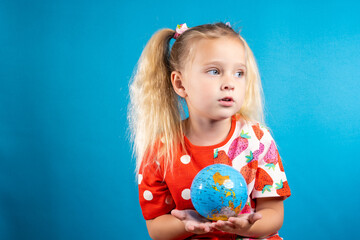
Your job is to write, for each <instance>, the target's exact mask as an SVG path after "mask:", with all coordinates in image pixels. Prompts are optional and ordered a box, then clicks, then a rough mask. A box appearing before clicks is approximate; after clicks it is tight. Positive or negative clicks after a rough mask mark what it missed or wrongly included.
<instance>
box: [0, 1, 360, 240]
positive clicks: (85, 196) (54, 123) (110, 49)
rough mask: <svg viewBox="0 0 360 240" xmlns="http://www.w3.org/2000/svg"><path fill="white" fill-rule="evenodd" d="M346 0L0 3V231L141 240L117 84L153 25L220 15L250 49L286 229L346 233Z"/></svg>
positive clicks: (358, 51)
mask: <svg viewBox="0 0 360 240" xmlns="http://www.w3.org/2000/svg"><path fill="white" fill-rule="evenodd" d="M359 7H360V4H359V3H357V2H356V1H353V2H351V1H344V0H342V1H340V0H336V1H330V0H328V1H309V0H305V1H228V0H222V1H211V0H207V1H185V0H184V1H115V0H113V1H106V0H105V1H69V0H68V1H11V0H2V1H1V2H0V80H1V85H0V239H55V240H57V239H88V240H93V239H124V238H131V239H149V237H148V235H147V230H146V226H145V222H144V220H143V218H142V215H141V211H140V207H139V204H138V198H137V183H136V181H135V177H134V173H133V169H134V159H133V158H132V157H131V148H130V145H129V141H128V132H127V120H126V109H127V102H128V100H129V97H128V83H129V79H130V77H131V75H132V71H133V68H134V66H135V64H136V62H137V60H138V58H139V56H140V54H141V51H142V49H143V47H144V45H145V44H146V42H147V40H148V39H149V38H150V36H151V35H152V34H153V33H154V32H155V31H156V30H158V29H160V28H175V26H176V25H177V24H180V23H183V22H186V23H187V24H188V26H195V25H199V24H204V23H211V22H217V21H223V22H226V21H229V22H231V23H232V24H236V26H238V27H241V28H242V35H243V36H244V37H245V39H246V40H247V41H248V43H249V45H250V47H251V48H252V50H253V51H254V54H255V56H256V58H257V61H258V64H259V68H260V73H261V76H262V81H263V87H264V92H265V99H266V120H267V124H268V126H269V127H270V128H271V129H272V131H273V135H274V138H275V140H276V141H277V144H278V145H279V150H280V153H281V155H282V157H283V160H284V165H285V168H286V171H287V176H288V180H289V183H290V186H291V188H292V197H291V198H289V199H288V200H286V201H285V222H284V225H283V227H282V229H281V231H280V233H281V235H282V236H283V237H285V238H286V239H294V240H295V239H303V238H304V237H306V239H345V238H352V237H353V236H354V235H355V234H356V235H357V228H358V225H359V220H358V214H359V212H360V209H359V202H360V197H359V193H358V186H359V180H358V178H357V177H358V175H359V167H360V163H359V162H360V161H359V160H360V159H359V158H360V157H359V154H358V151H356V150H357V149H358V147H359V145H360V140H359V136H360V130H359V129H360V105H359V97H358V93H359V90H360V84H359V79H360V73H359V67H360V60H359V55H360V24H359V23H360V14H359Z"/></svg>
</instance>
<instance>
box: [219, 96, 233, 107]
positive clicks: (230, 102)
mask: <svg viewBox="0 0 360 240" xmlns="http://www.w3.org/2000/svg"><path fill="white" fill-rule="evenodd" d="M219 102H220V104H221V105H222V106H224V107H231V106H232V105H233V104H234V99H233V98H232V97H224V98H221V99H220V100H219Z"/></svg>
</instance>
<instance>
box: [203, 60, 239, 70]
mask: <svg viewBox="0 0 360 240" xmlns="http://www.w3.org/2000/svg"><path fill="white" fill-rule="evenodd" d="M223 63H224V62H222V61H217V60H216V61H210V62H205V63H204V65H205V66H207V65H222V64H223ZM236 65H237V66H241V67H245V68H246V65H245V64H244V63H242V62H238V63H236Z"/></svg>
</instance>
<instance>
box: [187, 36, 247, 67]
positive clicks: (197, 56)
mask: <svg viewBox="0 0 360 240" xmlns="http://www.w3.org/2000/svg"><path fill="white" fill-rule="evenodd" d="M192 48H193V49H192V54H193V55H194V56H193V61H194V62H207V61H219V62H221V61H239V62H241V63H243V64H245V48H244V45H243V43H242V41H241V40H240V39H238V38H229V37H223V38H216V39H201V40H198V41H197V42H196V43H194V45H193V46H192Z"/></svg>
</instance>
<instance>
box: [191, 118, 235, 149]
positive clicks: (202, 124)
mask: <svg viewBox="0 0 360 240" xmlns="http://www.w3.org/2000/svg"><path fill="white" fill-rule="evenodd" d="M230 129H231V118H228V119H224V120H219V121H212V120H208V119H206V120H203V119H194V118H190V117H189V118H188V119H186V122H185V135H186V137H187V138H188V139H189V141H190V142H191V143H192V144H194V145H197V146H211V145H215V144H218V143H220V142H222V141H224V140H225V139H226V137H227V136H228V134H229V131H230Z"/></svg>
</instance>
